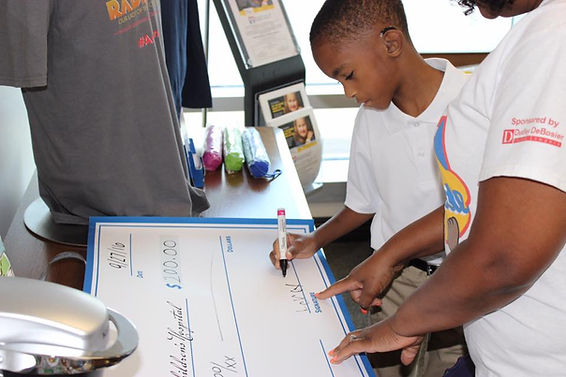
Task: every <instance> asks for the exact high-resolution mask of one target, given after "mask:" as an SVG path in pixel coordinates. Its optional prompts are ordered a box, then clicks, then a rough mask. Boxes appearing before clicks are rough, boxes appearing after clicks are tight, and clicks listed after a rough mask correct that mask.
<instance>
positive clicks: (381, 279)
mask: <svg viewBox="0 0 566 377" xmlns="http://www.w3.org/2000/svg"><path fill="white" fill-rule="evenodd" d="M402 268H403V266H402V265H396V264H392V263H391V262H389V261H387V260H386V258H385V257H384V254H383V253H381V252H376V253H374V254H373V255H372V256H370V257H369V258H367V259H366V260H365V261H363V262H362V263H360V264H359V265H357V266H356V267H354V269H353V270H352V271H351V272H350V273H349V274H348V276H346V277H345V278H343V279H341V280H339V281H337V282H336V283H334V284H332V285H331V286H330V287H328V288H326V289H325V290H323V291H321V292H320V293H318V294H317V296H316V297H317V298H319V299H326V298H329V297H331V296H335V295H337V294H340V293H344V292H347V291H349V292H350V295H351V296H352V300H354V302H357V303H358V304H359V305H360V306H361V307H362V309H365V310H367V309H368V308H369V307H370V306H379V305H381V300H380V299H379V298H378V297H377V296H378V295H380V294H381V293H382V292H383V291H384V290H385V288H387V286H388V285H389V283H391V281H392V280H393V278H394V277H395V274H396V273H397V272H398V271H400V270H401V269H402Z"/></svg>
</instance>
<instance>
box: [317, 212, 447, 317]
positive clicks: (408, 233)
mask: <svg viewBox="0 0 566 377" xmlns="http://www.w3.org/2000/svg"><path fill="white" fill-rule="evenodd" d="M443 224H444V207H439V208H437V209H436V210H434V211H433V212H431V213H429V214H428V215H426V216H424V217H422V218H420V219H419V220H417V221H415V222H413V223H412V224H410V225H408V226H407V227H405V228H403V229H402V230H401V231H399V232H398V233H397V234H395V235H394V236H393V237H391V238H390V239H389V240H388V241H387V242H386V243H385V244H383V246H382V247H381V248H380V249H379V250H377V251H376V252H375V253H374V254H373V255H372V256H370V257H369V258H367V259H366V260H365V261H364V262H362V263H361V264H359V265H358V266H356V267H355V268H354V269H353V270H352V271H351V272H350V274H349V275H348V276H346V277H345V278H344V279H342V280H339V281H338V282H336V283H334V284H333V285H331V286H330V287H328V288H327V289H325V290H324V291H322V292H320V293H319V294H318V297H319V298H321V299H325V298H328V297H331V296H334V295H336V294H339V293H343V292H346V291H350V293H351V295H352V298H353V300H354V301H356V302H357V303H358V304H359V305H360V306H361V307H362V308H368V307H369V306H370V305H375V304H376V302H375V301H374V299H375V297H377V296H378V295H379V294H380V293H381V292H382V291H383V289H384V288H385V287H387V285H388V284H389V283H390V281H391V279H392V278H393V276H394V274H395V273H396V272H397V271H399V270H401V269H402V268H403V267H404V266H405V264H406V263H408V262H409V261H410V260H411V259H413V258H418V257H423V256H427V255H433V254H436V253H438V252H440V251H442V250H443V249H444V238H443V235H444V230H443V229H444V225H443Z"/></svg>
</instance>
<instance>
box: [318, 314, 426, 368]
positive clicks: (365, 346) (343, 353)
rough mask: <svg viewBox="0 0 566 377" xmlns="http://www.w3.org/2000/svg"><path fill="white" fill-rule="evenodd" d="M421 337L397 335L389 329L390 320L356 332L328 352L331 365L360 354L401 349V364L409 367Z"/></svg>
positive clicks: (417, 350)
mask: <svg viewBox="0 0 566 377" xmlns="http://www.w3.org/2000/svg"><path fill="white" fill-rule="evenodd" d="M422 341H423V337H422V336H411V337H406V336H402V335H399V334H397V333H396V332H395V331H394V330H393V328H392V327H391V318H388V319H386V320H384V321H381V322H379V323H376V324H374V325H372V326H370V327H366V328H364V329H361V330H356V331H353V332H351V333H349V334H348V335H346V337H345V338H344V339H343V340H342V341H341V342H340V344H339V345H338V346H337V347H336V348H334V349H333V350H332V351H330V352H329V355H330V356H331V357H332V359H331V360H330V362H331V363H332V364H339V363H341V362H342V361H344V360H346V359H347V358H349V357H350V356H352V355H354V354H358V353H362V352H372V353H373V352H387V351H395V350H398V349H403V351H402V352H401V362H402V363H403V364H405V365H409V364H410V363H411V362H412V361H413V360H414V359H415V357H416V355H417V353H418V352H419V348H420V344H421V343H422Z"/></svg>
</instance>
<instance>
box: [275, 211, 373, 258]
mask: <svg viewBox="0 0 566 377" xmlns="http://www.w3.org/2000/svg"><path fill="white" fill-rule="evenodd" d="M372 217H373V214H371V213H370V214H366V213H358V212H355V211H353V210H351V209H350V208H348V207H344V208H343V209H342V210H341V211H340V212H338V213H337V214H336V215H334V216H333V217H332V218H330V219H329V220H327V221H326V222H325V223H324V224H322V225H321V226H320V227H319V228H318V229H316V230H315V231H314V232H312V233H310V234H307V235H304V234H295V233H287V259H289V260H291V259H294V258H310V257H312V256H313V254H314V253H316V251H317V250H318V249H320V248H321V247H325V246H326V245H328V244H329V243H331V242H332V241H334V240H336V239H338V238H340V237H342V236H343V235H345V234H348V233H350V232H351V231H352V230H354V229H356V228H358V227H359V226H361V225H362V224H364V223H365V222H366V221H368V220H370V219H371V218H372ZM278 255H279V242H278V241H277V240H275V241H274V242H273V249H272V250H271V252H270V253H269V257H270V259H271V262H272V263H273V265H274V266H275V268H280V266H279V258H276V256H278Z"/></svg>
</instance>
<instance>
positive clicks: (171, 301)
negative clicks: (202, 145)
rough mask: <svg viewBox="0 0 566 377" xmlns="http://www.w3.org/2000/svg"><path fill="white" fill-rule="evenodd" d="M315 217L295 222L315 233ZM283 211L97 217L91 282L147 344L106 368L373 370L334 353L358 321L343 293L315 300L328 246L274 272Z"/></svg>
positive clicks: (262, 373)
mask: <svg viewBox="0 0 566 377" xmlns="http://www.w3.org/2000/svg"><path fill="white" fill-rule="evenodd" d="M312 229H313V223H312V221H311V220H287V230H288V231H289V232H294V233H307V232H310V231H311V230H312ZM276 238H277V222H276V220H275V219H219V218H155V217H152V218H138V217H131V218H130V217H98V218H91V225H90V232H89V242H88V266H87V273H86V276H85V285H84V290H85V291H87V292H89V293H91V294H92V295H94V296H97V297H98V298H100V299H101V300H102V301H103V302H104V303H105V304H106V305H107V306H108V307H110V308H112V309H114V310H116V311H118V312H120V313H122V314H123V315H125V316H126V317H128V318H129V319H130V320H131V321H132V322H133V323H134V324H135V326H136V328H137V330H138V333H139V338H140V343H139V347H138V349H137V350H136V352H135V353H134V354H133V355H132V356H130V357H128V358H127V359H125V360H124V361H123V362H121V363H120V364H118V365H117V366H115V367H112V368H109V369H108V370H107V371H106V372H105V374H104V375H105V376H116V377H118V376H119V377H128V376H144V377H155V376H175V377H180V376H183V377H185V376H192V377H195V376H198V377H204V376H211V377H220V376H233V377H238V376H254V377H267V376H270V377H271V376H309V377H316V376H334V377H340V376H344V377H346V376H348V377H350V376H373V375H374V374H373V371H372V369H371V366H370V365H369V362H368V361H367V359H366V358H365V357H364V356H361V357H360V356H356V357H352V358H350V359H349V360H347V361H345V362H344V363H342V364H340V365H332V364H331V363H330V362H329V357H328V351H329V350H330V349H332V348H333V347H335V346H336V345H337V344H338V342H339V341H340V340H341V339H342V338H343V337H344V336H345V334H346V333H347V332H348V331H349V328H351V322H350V320H349V317H348V314H347V311H346V308H345V306H344V304H343V302H342V301H341V298H333V299H330V300H321V301H318V300H317V299H316V297H315V296H314V294H315V293H316V292H319V291H320V290H322V289H324V288H325V287H327V286H328V285H329V284H330V283H331V282H332V281H333V277H332V273H331V271H330V269H329V267H328V264H327V262H326V260H325V258H324V255H323V254H322V252H320V251H319V252H318V253H317V254H316V255H315V256H314V257H313V258H310V259H303V260H294V261H292V262H290V263H289V269H288V271H287V276H286V277H285V278H284V277H283V276H282V274H281V271H278V270H275V269H274V268H273V266H272V265H271V262H270V261H269V257H268V252H269V250H270V249H271V245H272V243H273V241H274V240H275V239H276Z"/></svg>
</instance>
